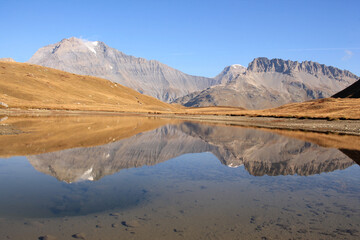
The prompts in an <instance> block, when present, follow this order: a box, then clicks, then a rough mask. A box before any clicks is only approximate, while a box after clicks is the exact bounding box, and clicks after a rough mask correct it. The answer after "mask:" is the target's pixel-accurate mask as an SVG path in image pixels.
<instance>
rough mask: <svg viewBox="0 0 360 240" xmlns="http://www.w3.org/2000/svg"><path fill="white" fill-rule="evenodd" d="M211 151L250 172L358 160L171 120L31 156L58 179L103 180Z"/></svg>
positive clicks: (311, 169) (270, 137)
mask: <svg viewBox="0 0 360 240" xmlns="http://www.w3.org/2000/svg"><path fill="white" fill-rule="evenodd" d="M198 152H211V153H213V154H214V155H215V156H217V158H218V159H219V161H220V162H221V163H222V164H225V165H227V166H229V167H233V168H234V167H238V166H241V165H244V166H245V169H246V170H247V171H248V172H249V173H250V174H252V175H255V176H262V175H288V174H298V175H311V174H319V173H322V172H331V171H334V170H337V169H344V168H347V167H349V166H351V165H353V164H354V161H352V160H351V159H350V158H349V157H347V156H346V155H345V154H343V153H342V152H340V151H339V150H337V149H329V148H322V147H319V146H318V145H316V144H312V143H307V142H303V141H300V140H295V139H290V138H287V137H284V136H280V135H277V134H273V133H269V132H262V131H259V130H254V129H244V128H239V127H237V128H234V127H222V126H207V125H199V124H193V123H184V124H181V125H176V126H174V125H169V126H164V127H161V128H159V129H156V130H154V131H151V132H145V133H141V134H138V135H136V136H133V137H131V138H128V139H124V140H120V141H117V142H114V143H110V144H106V145H102V146H97V147H89V148H75V149H68V150H64V151H59V152H53V153H45V154H40V155H36V156H29V157H28V159H29V161H30V163H31V164H32V165H33V166H34V168H35V169H37V170H38V171H41V172H43V173H46V174H48V175H52V176H54V177H56V178H57V179H58V180H61V181H65V182H69V183H70V182H76V181H81V180H99V179H100V178H102V177H104V176H106V175H110V174H114V173H116V172H118V171H120V170H121V169H125V168H133V167H140V166H144V165H155V164H158V163H161V162H164V161H167V160H169V159H172V158H174V157H177V156H180V155H182V154H185V153H198Z"/></svg>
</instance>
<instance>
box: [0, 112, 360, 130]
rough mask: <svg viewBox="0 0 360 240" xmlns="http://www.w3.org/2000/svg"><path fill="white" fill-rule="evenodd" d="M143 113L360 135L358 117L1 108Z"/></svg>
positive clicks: (32, 114) (17, 114)
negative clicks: (330, 117)
mask: <svg viewBox="0 0 360 240" xmlns="http://www.w3.org/2000/svg"><path fill="white" fill-rule="evenodd" d="M92 115H94V116H101V115H104V116H143V117H144V116H145V117H156V118H166V119H180V120H184V121H187V120H188V121H195V122H207V123H215V124H226V125H235V126H242V127H253V128H266V129H280V130H289V131H305V132H315V133H325V134H328V133H331V134H341V135H355V136H360V120H348V119H336V120H329V119H324V118H296V117H282V116H234V115H229V114H223V115H221V114H218V115H214V114H186V113H177V112H174V113H171V112H170V113H163V112H125V111H122V112H113V111H78V110H76V111H73V110H43V109H33V110H23V109H0V119H1V118H2V116H3V117H7V116H9V117H11V116H14V117H20V116H26V117H46V116H92Z"/></svg>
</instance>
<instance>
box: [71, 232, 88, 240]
mask: <svg viewBox="0 0 360 240" xmlns="http://www.w3.org/2000/svg"><path fill="white" fill-rule="evenodd" d="M72 237H73V238H76V239H84V240H85V239H86V238H85V234H84V233H75V234H74V235H72Z"/></svg>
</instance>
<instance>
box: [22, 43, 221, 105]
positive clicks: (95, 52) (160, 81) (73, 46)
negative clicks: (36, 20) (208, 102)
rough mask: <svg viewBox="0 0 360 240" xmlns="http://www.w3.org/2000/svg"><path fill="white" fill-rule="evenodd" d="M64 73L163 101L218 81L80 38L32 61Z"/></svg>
mask: <svg viewBox="0 0 360 240" xmlns="http://www.w3.org/2000/svg"><path fill="white" fill-rule="evenodd" d="M28 62H29V63H32V64H37V65H42V66H46V67H51V68H56V69H60V70H63V71H67V72H71V73H76V74H82V75H91V76H96V77H101V78H105V79H108V80H111V81H113V82H117V83H120V84H122V85H124V86H127V87H130V88H133V89H135V90H137V91H138V92H140V93H144V94H147V95H150V96H153V97H156V98H158V99H160V100H162V101H167V102H169V101H172V100H174V99H176V98H178V97H181V96H183V95H186V94H188V93H190V92H194V91H198V90H202V89H205V88H208V87H209V86H212V85H214V84H216V83H217V82H216V80H214V79H211V78H205V77H197V76H191V75H188V74H185V73H183V72H180V71H178V70H176V69H173V68H171V67H169V66H167V65H165V64H162V63H160V62H158V61H155V60H150V61H148V60H146V59H144V58H136V57H133V56H129V55H126V54H124V53H122V52H120V51H118V50H116V49H114V48H111V47H109V46H107V45H106V44H105V43H103V42H99V41H95V42H90V41H86V40H82V39H78V38H69V39H63V40H62V41H61V42H59V43H55V44H51V45H49V46H46V47H43V48H40V49H39V50H38V51H37V52H36V53H35V54H34V55H33V56H32V58H31V59H30V60H29V61H28Z"/></svg>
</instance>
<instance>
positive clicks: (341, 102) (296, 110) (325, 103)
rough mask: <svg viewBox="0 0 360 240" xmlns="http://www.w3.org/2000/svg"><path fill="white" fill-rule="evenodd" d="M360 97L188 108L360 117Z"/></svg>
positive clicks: (197, 111) (246, 113)
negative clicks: (261, 105)
mask: <svg viewBox="0 0 360 240" xmlns="http://www.w3.org/2000/svg"><path fill="white" fill-rule="evenodd" d="M359 106H360V99H355V98H338V99H337V98H324V99H320V100H312V101H307V102H301V103H290V104H285V105H283V106H280V107H277V108H271V109H265V110H246V109H243V108H230V107H204V108H187V109H185V111H186V113H187V114H194V115H198V114H199V115H233V116H241V115H244V116H258V117H260V116H266V117H296V118H327V119H360V107H359Z"/></svg>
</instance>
